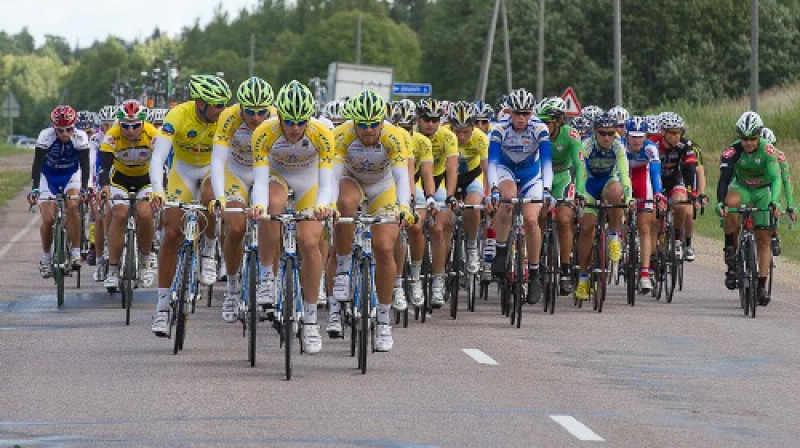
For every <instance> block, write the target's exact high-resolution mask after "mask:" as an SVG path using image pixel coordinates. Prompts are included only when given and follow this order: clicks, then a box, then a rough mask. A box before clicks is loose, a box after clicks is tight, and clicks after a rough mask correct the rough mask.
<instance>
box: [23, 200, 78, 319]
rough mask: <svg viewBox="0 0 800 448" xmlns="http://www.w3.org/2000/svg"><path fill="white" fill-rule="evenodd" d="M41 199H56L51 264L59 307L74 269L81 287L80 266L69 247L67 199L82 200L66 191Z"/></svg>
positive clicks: (31, 209)
mask: <svg viewBox="0 0 800 448" xmlns="http://www.w3.org/2000/svg"><path fill="white" fill-rule="evenodd" d="M38 199H39V201H42V200H45V201H55V203H56V211H55V218H56V219H55V222H54V223H53V241H52V244H51V251H52V257H51V266H52V270H53V280H54V281H55V283H56V305H57V307H58V308H62V307H63V306H64V282H65V277H68V276H71V275H72V271H77V272H78V275H77V277H78V280H77V281H78V285H77V286H78V287H80V276H81V271H80V266H75V265H73V263H72V260H71V252H70V248H69V241H68V240H67V229H66V218H65V216H64V215H65V211H64V209H65V207H66V201H67V200H80V199H81V196H80V195H77V194H73V195H67V194H65V193H64V192H59V193H57V194H56V195H55V196H48V197H44V198H42V197H40V198H38ZM33 207H34V205H31V207H30V211H31V212H32V211H33Z"/></svg>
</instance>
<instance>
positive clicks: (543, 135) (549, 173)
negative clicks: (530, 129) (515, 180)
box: [537, 123, 625, 191]
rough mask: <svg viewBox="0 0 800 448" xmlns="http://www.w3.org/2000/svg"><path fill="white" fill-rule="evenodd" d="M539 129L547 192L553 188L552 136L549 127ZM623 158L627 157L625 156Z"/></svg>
mask: <svg viewBox="0 0 800 448" xmlns="http://www.w3.org/2000/svg"><path fill="white" fill-rule="evenodd" d="M537 126H538V128H537V139H538V140H539V163H540V164H541V170H542V185H543V187H544V188H546V189H547V191H550V190H551V189H552V188H553V156H552V153H551V149H550V148H551V145H550V134H549V133H548V132H547V126H546V125H545V124H544V123H539V124H538V125H537ZM623 156H625V155H624V154H623Z"/></svg>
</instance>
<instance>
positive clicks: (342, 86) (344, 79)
mask: <svg viewBox="0 0 800 448" xmlns="http://www.w3.org/2000/svg"><path fill="white" fill-rule="evenodd" d="M393 84H394V69H393V68H392V67H380V66H376V65H363V64H348V63H344V62H331V63H330V64H329V65H328V82H327V92H326V99H327V100H328V101H330V100H333V99H338V98H342V97H345V96H347V97H353V96H356V95H358V94H359V93H361V92H362V91H363V90H365V89H372V90H374V91H375V92H376V93H377V94H379V95H380V96H382V97H383V99H384V100H386V101H389V100H390V99H391V97H392V86H393Z"/></svg>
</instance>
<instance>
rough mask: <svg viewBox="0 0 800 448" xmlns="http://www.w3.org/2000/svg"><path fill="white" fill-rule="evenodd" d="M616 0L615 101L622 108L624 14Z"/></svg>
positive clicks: (618, 0)
mask: <svg viewBox="0 0 800 448" xmlns="http://www.w3.org/2000/svg"><path fill="white" fill-rule="evenodd" d="M619 2H620V0H614V101H615V102H616V105H617V106H622V13H621V11H620V5H619Z"/></svg>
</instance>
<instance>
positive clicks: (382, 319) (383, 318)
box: [378, 303, 392, 324]
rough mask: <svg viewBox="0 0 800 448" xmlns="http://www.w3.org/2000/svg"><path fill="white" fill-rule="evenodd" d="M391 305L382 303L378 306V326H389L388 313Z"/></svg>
mask: <svg viewBox="0 0 800 448" xmlns="http://www.w3.org/2000/svg"><path fill="white" fill-rule="evenodd" d="M391 309H392V305H384V304H382V303H379V304H378V323H379V324H389V311H391Z"/></svg>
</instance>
